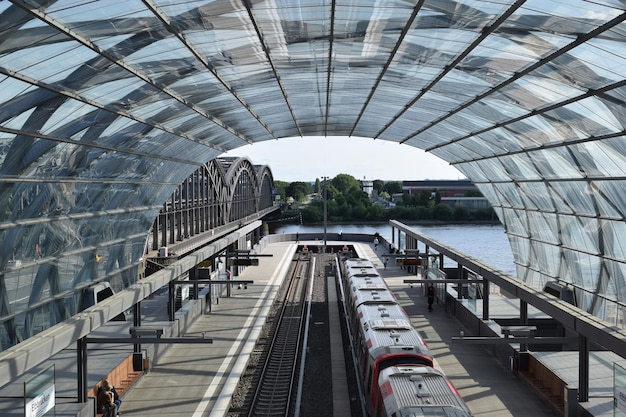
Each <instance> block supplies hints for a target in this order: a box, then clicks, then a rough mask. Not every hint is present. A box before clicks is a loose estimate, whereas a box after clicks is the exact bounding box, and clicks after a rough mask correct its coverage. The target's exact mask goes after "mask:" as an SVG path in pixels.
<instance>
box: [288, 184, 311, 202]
mask: <svg viewBox="0 0 626 417" xmlns="http://www.w3.org/2000/svg"><path fill="white" fill-rule="evenodd" d="M286 191H287V194H288V195H287V197H293V199H294V200H296V201H300V202H302V201H304V200H305V198H306V196H307V195H309V194H312V193H313V186H312V185H311V184H309V183H308V182H302V181H295V182H292V183H291V184H289V186H288V187H287V190H286Z"/></svg>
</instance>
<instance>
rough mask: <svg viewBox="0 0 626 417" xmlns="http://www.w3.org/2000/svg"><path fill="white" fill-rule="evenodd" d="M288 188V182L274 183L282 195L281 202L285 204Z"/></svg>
mask: <svg viewBox="0 0 626 417" xmlns="http://www.w3.org/2000/svg"><path fill="white" fill-rule="evenodd" d="M287 187H289V183H288V182H286V181H274V188H276V190H277V191H278V194H280V201H281V202H283V203H284V202H285V201H287V197H288V196H287Z"/></svg>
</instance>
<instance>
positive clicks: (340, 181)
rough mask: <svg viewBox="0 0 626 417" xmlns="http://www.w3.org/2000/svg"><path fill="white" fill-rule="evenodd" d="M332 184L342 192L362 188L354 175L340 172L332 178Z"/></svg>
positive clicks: (347, 192)
mask: <svg viewBox="0 0 626 417" xmlns="http://www.w3.org/2000/svg"><path fill="white" fill-rule="evenodd" d="M331 184H332V185H333V186H334V187H335V188H336V189H337V190H339V192H340V193H343V194H349V193H350V192H352V191H353V190H355V189H356V190H358V191H362V190H361V183H360V182H359V181H358V180H357V179H356V178H354V177H353V176H352V175H348V174H339V175H337V176H336V177H335V178H333V179H332V180H331Z"/></svg>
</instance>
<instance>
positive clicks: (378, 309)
mask: <svg viewBox="0 0 626 417" xmlns="http://www.w3.org/2000/svg"><path fill="white" fill-rule="evenodd" d="M357 314H358V316H359V320H360V321H361V322H362V323H367V322H374V321H377V320H402V321H403V322H406V323H407V326H408V327H413V326H412V325H411V323H410V322H409V317H408V316H407V315H406V312H405V311H404V309H403V308H402V307H401V306H400V305H398V304H395V305H387V304H377V305H362V306H359V307H357ZM398 323H399V322H398Z"/></svg>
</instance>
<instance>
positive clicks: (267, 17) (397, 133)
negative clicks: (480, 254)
mask: <svg viewBox="0 0 626 417" xmlns="http://www.w3.org/2000/svg"><path fill="white" fill-rule="evenodd" d="M625 19H626V13H625V11H624V3H623V2H622V1H618V0H597V1H594V2H589V1H585V0H562V1H557V0H529V1H523V0H518V1H505V0H488V1H487V0H486V1H480V0H476V1H474V0H462V1H452V0H405V1H402V0H291V1H290V0H266V1H262V0H232V1H222V0H198V1H172V0H143V1H140V0H124V1H119V0H99V1H96V2H94V1H86V0H58V1H54V0H40V1H38V0H9V1H0V204H1V205H0V206H1V207H2V208H3V210H2V212H1V213H0V234H1V242H2V250H1V251H0V271H4V273H3V274H2V275H0V277H1V278H0V285H1V286H2V288H0V297H1V298H2V299H1V300H0V306H1V310H2V311H0V316H2V317H8V316H10V315H12V314H15V312H14V311H12V308H13V307H12V306H13V305H15V304H18V303H19V302H20V300H22V299H23V298H24V297H26V295H24V294H20V293H19V291H16V290H15V288H17V287H15V288H10V287H11V285H13V284H10V282H13V281H11V280H9V278H7V277H9V276H12V278H11V279H12V280H16V279H17V280H18V281H19V280H21V282H20V283H19V287H22V286H23V285H26V286H29V287H31V288H34V291H32V292H31V294H30V296H29V297H30V298H29V300H28V303H29V306H31V307H32V308H34V307H36V305H37V303H41V302H43V300H44V299H45V298H48V299H49V298H50V297H54V294H60V293H61V288H55V287H56V286H58V285H67V286H77V285H81V284H82V283H85V282H90V281H93V280H96V279H99V278H102V277H101V276H100V274H101V271H99V269H98V267H97V265H95V266H94V265H91V263H92V262H93V257H94V256H93V254H94V253H95V252H101V251H103V250H104V251H116V253H118V256H116V258H117V259H118V260H119V259H122V258H123V259H125V262H122V263H120V264H119V265H116V266H115V267H116V268H117V269H119V270H120V271H122V272H123V271H126V270H128V268H129V267H130V266H132V265H136V263H137V262H138V259H139V258H140V257H141V254H142V250H143V246H144V244H145V237H146V233H147V231H148V229H149V228H150V226H151V224H152V221H153V219H154V218H155V216H156V214H157V212H158V210H159V208H160V207H161V204H162V203H163V202H164V201H165V200H166V199H167V197H168V196H169V195H170V194H171V192H172V191H173V190H174V188H175V187H177V186H178V184H180V183H181V182H182V181H183V180H184V179H185V178H186V177H187V176H188V175H189V174H190V173H191V172H193V171H195V170H196V169H197V168H198V167H199V166H202V164H204V163H205V162H206V161H209V160H211V159H213V158H215V157H217V156H219V155H221V154H222V153H224V152H226V151H228V150H231V149H234V148H236V147H239V146H242V145H246V144H251V143H255V142H260V141H265V140H271V139H279V138H286V137H293V136H327V137H333V136H358V137H369V138H376V139H382V140H388V141H393V142H397V143H400V144H404V145H406V146H414V147H417V148H421V149H425V150H427V151H429V152H431V153H433V154H434V155H437V156H438V157H440V158H442V159H443V160H445V161H448V162H449V163H451V164H453V165H454V166H455V167H456V168H457V169H459V170H460V171H461V172H462V173H463V174H465V175H466V176H467V177H468V178H469V179H471V180H472V181H473V182H474V183H475V184H476V185H477V186H478V187H479V188H480V190H481V191H482V192H483V194H484V195H485V196H486V197H487V198H488V199H489V201H490V202H491V204H492V205H493V206H494V207H495V208H496V211H497V213H498V215H499V217H500V219H501V220H502V222H503V223H504V225H505V228H506V231H507V233H508V236H509V238H510V242H511V245H512V248H513V251H514V256H515V260H516V263H517V265H518V268H517V273H518V278H520V279H522V280H524V281H526V282H528V283H531V284H532V285H534V286H536V287H538V288H541V287H542V286H543V284H544V283H545V282H546V281H548V280H561V281H565V282H568V283H570V284H571V285H573V286H574V287H575V288H577V289H578V297H579V306H580V307H581V308H583V309H585V310H587V311H589V312H591V313H593V314H595V315H597V316H598V317H600V318H603V319H605V320H607V321H610V322H612V323H614V324H617V325H619V326H622V325H623V314H622V310H623V307H624V302H625V301H626V282H625V280H624V276H625V273H626V238H625V237H624V236H626V224H625V222H624V213H625V210H626V193H625V191H626V187H625V185H626V181H625V180H626V173H625V170H626V140H624V134H625V132H624V123H625V122H626V106H625V105H624V104H625V103H624V102H625V98H626V88H625V85H626V78H625V74H626V42H625V34H626V30H625V29H626V27H625V25H624V20H625ZM120 254H122V255H123V256H121V255H120ZM18 260H28V261H29V262H30V263H31V264H32V265H34V266H35V267H33V268H32V269H30V270H29V271H30V272H29V273H23V274H21V275H19V277H17V278H16V277H15V275H14V274H15V271H14V270H15V269H16V263H17V261H18ZM118 262H119V261H118ZM87 265H90V266H87ZM51 270H54V271H55V274H57V275H61V276H66V277H67V279H66V280H61V281H60V282H61V283H63V284H59V283H58V282H50V281H48V280H47V278H46V277H47V276H49V273H50V271H51ZM12 274H13V275H12ZM130 281H132V278H130ZM130 281H129V282H130ZM33 294H35V296H33ZM58 301H59V303H67V302H68V301H67V300H58ZM26 320H29V319H28V318H26ZM0 331H5V330H4V329H2V330H0ZM18 331H19V329H18Z"/></svg>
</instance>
